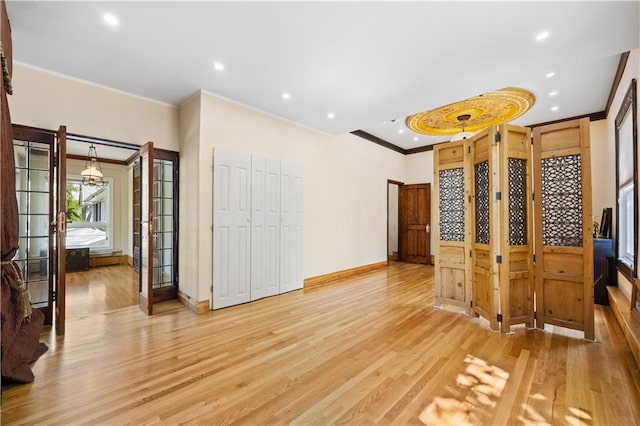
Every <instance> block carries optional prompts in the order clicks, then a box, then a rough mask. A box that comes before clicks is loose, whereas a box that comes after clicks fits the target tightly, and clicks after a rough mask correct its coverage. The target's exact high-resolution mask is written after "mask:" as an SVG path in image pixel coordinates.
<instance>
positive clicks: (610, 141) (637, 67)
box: [593, 49, 640, 299]
mask: <svg viewBox="0 0 640 426" xmlns="http://www.w3.org/2000/svg"><path fill="white" fill-rule="evenodd" d="M634 78H635V79H636V80H638V79H640V49H635V50H632V51H631V52H630V54H629V58H628V60H627V66H626V67H625V70H624V73H623V74H622V79H621V80H620V85H619V86H618V90H617V91H616V94H615V96H614V98H613V102H612V103H611V109H610V110H609V115H608V117H607V119H606V140H607V147H608V150H609V151H610V155H612V156H613V160H612V162H611V163H610V164H611V168H610V169H609V170H608V171H607V172H608V173H610V174H613V181H611V183H609V184H608V185H609V186H608V192H610V194H611V195H610V197H611V198H612V199H613V204H612V207H613V208H614V214H613V217H614V222H615V218H616V213H615V195H616V192H617V191H616V187H615V146H616V145H615V143H616V142H615V141H616V132H615V120H616V115H617V114H618V111H619V110H620V105H621V103H622V100H623V99H624V95H625V94H626V93H627V90H628V89H629V85H630V84H631V80H632V79H634ZM636 94H637V95H638V99H637V100H636V107H637V108H640V90H638V91H637V93H636ZM638 112H639V113H640V111H638ZM638 125H639V126H638V130H637V132H638V134H639V135H640V120H639V122H638ZM638 142H639V143H640V140H638ZM594 157H595V155H594ZM596 170H597V167H595V165H594V172H595V171H596ZM600 178H601V179H602V178H603V177H602V176H600ZM596 180H597V177H596V174H595V173H594V175H593V181H594V182H596ZM604 190H605V191H607V188H605V189H604ZM594 192H595V190H594ZM594 201H595V200H594ZM636 208H639V209H640V205H639V206H637V207H636ZM600 211H601V210H600ZM636 231H638V237H637V238H640V229H638V230H636ZM618 286H619V287H620V290H622V292H623V293H624V294H625V295H626V296H627V297H628V298H629V299H631V283H630V282H629V281H628V280H626V279H625V278H624V277H623V276H622V275H621V274H618Z"/></svg>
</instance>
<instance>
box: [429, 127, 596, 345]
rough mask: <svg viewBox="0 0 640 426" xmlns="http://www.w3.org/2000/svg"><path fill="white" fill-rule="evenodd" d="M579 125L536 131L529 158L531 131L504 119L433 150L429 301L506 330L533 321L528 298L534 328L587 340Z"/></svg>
mask: <svg viewBox="0 0 640 426" xmlns="http://www.w3.org/2000/svg"><path fill="white" fill-rule="evenodd" d="M588 126H589V123H588V120H587V121H581V122H578V121H574V122H572V123H563V124H559V125H553V126H547V127H542V128H539V129H536V133H535V134H536V136H535V138H534V139H533V143H534V145H533V146H534V147H535V149H534V152H535V153H536V154H535V155H536V156H535V158H534V159H533V161H532V145H531V144H532V138H531V131H530V130H529V129H527V128H523V127H517V126H511V125H507V124H503V125H500V126H494V127H491V128H489V129H487V130H485V131H483V132H480V133H478V134H477V135H475V136H473V137H472V138H470V139H468V140H465V141H457V142H450V143H447V144H442V145H438V146H436V147H435V148H434V166H435V167H434V182H435V184H434V187H435V188H434V189H435V199H436V200H438V202H439V205H438V208H437V209H435V221H434V222H435V225H436V226H435V253H436V259H435V260H436V271H435V277H436V284H435V289H436V306H441V305H443V304H448V305H457V306H462V307H464V308H465V312H469V311H470V310H471V311H472V312H473V314H474V315H478V316H482V317H484V318H486V319H487V320H488V321H489V323H490V327H491V328H492V329H494V330H502V331H503V332H508V331H510V329H511V326H512V325H515V324H523V323H524V324H525V325H526V326H528V327H531V326H533V324H534V316H535V315H534V314H535V312H534V298H535V300H537V317H538V320H537V326H538V327H541V328H542V327H544V324H545V323H546V322H548V323H552V324H556V325H560V326H564V327H570V328H575V329H579V330H584V332H585V338H586V339H593V288H592V287H593V252H592V244H593V243H592V240H591V235H590V233H589V232H588V231H589V226H588V225H589V223H590V222H589V220H590V217H591V189H590V179H591V173H590V170H589V153H588V145H589V135H588V130H589V127H588ZM536 140H537V141H538V142H536ZM532 177H535V181H534V180H533V179H532ZM534 182H535V185H534ZM534 186H535V187H536V188H539V190H538V191H537V192H538V193H539V195H538V196H539V197H540V201H534V199H533V193H534V190H533V187H534ZM461 210H462V211H461ZM534 216H535V229H536V232H535V233H534ZM578 245H579V246H578ZM534 247H535V248H536V256H537V257H538V258H537V262H536V263H535V269H534V260H535V258H534ZM538 253H539V254H538ZM534 283H535V285H534Z"/></svg>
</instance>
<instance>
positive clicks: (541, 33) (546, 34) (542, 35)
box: [536, 31, 549, 41]
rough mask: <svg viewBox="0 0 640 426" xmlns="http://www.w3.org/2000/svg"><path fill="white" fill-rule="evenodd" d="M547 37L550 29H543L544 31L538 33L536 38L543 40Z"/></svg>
mask: <svg viewBox="0 0 640 426" xmlns="http://www.w3.org/2000/svg"><path fill="white" fill-rule="evenodd" d="M547 37H549V31H542V32H540V33H538V35H537V36H536V40H538V41H542V40H544V39H545V38H547Z"/></svg>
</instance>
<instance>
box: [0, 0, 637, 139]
mask: <svg viewBox="0 0 640 426" xmlns="http://www.w3.org/2000/svg"><path fill="white" fill-rule="evenodd" d="M639 6H640V2H638V1H635V2H610V1H605V2H591V1H589V2H493V3H488V2H406V3H405V2H277V3H276V2H166V1H162V2H153V1H144V2H96V1H84V2H82V1H78V2H75V1H73V2H48V1H47V2H43V1H38V2H28V1H19V2H14V1H8V2H7V10H8V13H9V18H10V20H11V25H12V29H13V51H14V60H15V61H17V62H19V63H22V64H27V65H31V66H35V67H40V68H43V69H46V70H51V71H55V72H57V73H62V74H65V75H68V76H72V77H75V78H79V79H83V80H87V81H90V82H94V83H97V84H101V85H104V86H108V87H112V88H114V89H118V90H122V91H125V92H128V93H132V94H135V95H139V96H143V97H147V98H151V99H155V100H158V101H162V102H166V103H170V104H173V105H180V103H182V102H183V101H185V100H186V99H187V98H189V97H190V96H191V95H192V94H193V93H195V92H196V91H198V90H200V89H203V90H205V91H208V92H210V93H214V94H217V95H220V96H223V97H226V98H229V99H232V100H234V101H237V102H240V103H243V104H246V105H248V106H251V107H253V108H255V109H258V110H262V111H265V112H268V113H270V114H273V115H276V116H279V117H282V118H285V119H287V120H290V121H293V122H296V123H300V124H302V125H305V126H308V127H311V128H314V129H317V130H320V131H322V132H325V133H328V134H334V135H338V134H343V133H346V132H350V131H353V130H358V129H362V130H364V131H366V132H368V133H371V134H373V135H376V136H378V137H381V138H383V139H385V140H387V141H389V142H391V143H393V144H395V145H398V146H400V147H402V148H405V149H409V148H413V147H417V146H423V145H426V144H430V143H434V142H440V141H443V137H441V136H440V137H431V138H430V137H427V136H421V135H416V134H414V133H413V132H412V131H410V130H408V129H406V127H405V125H404V118H405V117H406V116H407V115H410V114H413V113H417V112H421V111H425V110H429V109H432V108H435V107H438V106H441V105H445V104H448V103H452V102H456V101H459V100H462V99H465V98H468V97H471V96H475V95H478V94H481V93H484V92H487V91H492V90H497V89H500V88H503V87H508V86H516V87H521V88H524V89H527V90H530V91H532V92H533V93H534V94H535V95H536V97H537V102H536V104H535V106H534V107H533V108H532V109H531V110H530V111H529V112H528V113H526V114H525V115H524V116H522V117H521V118H520V119H518V120H516V121H514V123H516V124H522V125H526V124H534V123H539V122H546V121H552V120H557V119H561V118H567V117H573V116H577V115H582V114H589V113H593V112H599V111H603V110H604V109H605V107H606V103H607V97H608V94H609V91H610V89H611V85H612V81H613V78H614V75H615V71H616V68H617V65H618V61H619V58H620V54H621V53H622V52H625V51H628V50H632V49H635V48H638V47H640V7H639ZM105 13H111V14H113V15H114V16H116V17H117V18H118V19H119V25H118V26H117V27H110V26H108V25H107V24H105V22H104V20H103V14H105ZM541 31H548V32H549V33H550V35H549V37H548V38H547V39H546V40H544V41H536V39H535V37H536V35H537V34H538V33H539V32H541ZM216 61H220V62H222V63H223V64H224V65H225V69H224V71H222V72H218V71H215V70H214V69H213V64H214V62H216ZM550 71H554V72H555V76H554V77H552V78H546V77H545V74H546V73H548V72H550ZM15 90H16V91H18V92H19V91H20V90H28V89H27V88H20V87H16V88H15ZM551 91H557V92H558V94H557V95H556V96H555V97H550V96H549V95H548V93H549V92H551ZM283 92H287V93H290V95H291V98H290V99H289V100H283V99H282V97H281V95H282V93H283ZM554 105H555V106H558V107H559V108H558V110H557V111H551V107H552V106H554ZM329 112H332V113H334V114H335V118H333V119H329V118H327V114H328V113H329ZM391 120H396V121H395V122H393V123H391ZM403 128H404V129H405V131H404V133H402V134H400V133H398V131H399V130H400V129H403ZM96 136H100V135H96ZM416 136H417V137H418V140H417V141H414V140H413V138H414V137H416Z"/></svg>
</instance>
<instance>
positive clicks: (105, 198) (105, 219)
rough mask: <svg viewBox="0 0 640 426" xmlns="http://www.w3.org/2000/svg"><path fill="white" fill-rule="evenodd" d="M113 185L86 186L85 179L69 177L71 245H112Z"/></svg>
mask: <svg viewBox="0 0 640 426" xmlns="http://www.w3.org/2000/svg"><path fill="white" fill-rule="evenodd" d="M105 180H108V178H105ZM112 186H113V185H111V184H107V185H103V186H97V185H93V186H92V185H83V184H82V180H81V179H77V178H72V177H67V248H74V247H89V248H91V249H98V250H99V249H105V250H107V249H111V248H112V244H111V241H112V234H113V225H112V221H111V214H110V212H111V191H110V188H111V187H112Z"/></svg>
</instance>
